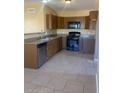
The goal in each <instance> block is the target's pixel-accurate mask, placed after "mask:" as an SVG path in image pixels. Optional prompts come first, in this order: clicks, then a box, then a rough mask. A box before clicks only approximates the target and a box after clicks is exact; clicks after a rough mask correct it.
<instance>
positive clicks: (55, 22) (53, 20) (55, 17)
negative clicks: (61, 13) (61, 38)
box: [52, 15, 57, 29]
mask: <svg viewBox="0 0 124 93" xmlns="http://www.w3.org/2000/svg"><path fill="white" fill-rule="evenodd" d="M52 29H57V16H55V15H52Z"/></svg>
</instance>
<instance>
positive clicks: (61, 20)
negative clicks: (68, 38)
mask: <svg viewBox="0 0 124 93" xmlns="http://www.w3.org/2000/svg"><path fill="white" fill-rule="evenodd" d="M57 23H58V26H57V28H58V29H64V17H58V18H57Z"/></svg>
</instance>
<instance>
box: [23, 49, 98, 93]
mask: <svg viewBox="0 0 124 93" xmlns="http://www.w3.org/2000/svg"><path fill="white" fill-rule="evenodd" d="M24 73H25V74H24V84H25V85H24V92H25V93H96V84H95V74H96V64H93V56H92V55H83V54H81V53H78V52H70V51H66V50H63V51H61V52H59V53H57V54H56V55H55V56H54V57H52V58H51V59H50V60H49V61H48V62H46V63H45V64H44V65H43V66H42V67H41V68H39V69H37V70H34V69H27V68H25V70H24Z"/></svg>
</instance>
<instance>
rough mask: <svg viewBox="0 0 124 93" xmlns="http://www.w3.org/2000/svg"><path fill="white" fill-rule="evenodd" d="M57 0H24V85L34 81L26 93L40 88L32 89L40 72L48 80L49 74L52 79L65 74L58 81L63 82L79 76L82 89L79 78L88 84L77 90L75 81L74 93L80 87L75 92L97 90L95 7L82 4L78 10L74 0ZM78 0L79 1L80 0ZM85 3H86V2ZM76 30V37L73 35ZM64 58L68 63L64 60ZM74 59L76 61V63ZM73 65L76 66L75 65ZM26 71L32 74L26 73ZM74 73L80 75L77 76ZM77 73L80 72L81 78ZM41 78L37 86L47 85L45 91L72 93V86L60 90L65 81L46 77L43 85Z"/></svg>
mask: <svg viewBox="0 0 124 93" xmlns="http://www.w3.org/2000/svg"><path fill="white" fill-rule="evenodd" d="M60 1H61V2H60ZM60 1H59V0H51V1H48V2H45V3H44V2H42V1H37V0H36V1H35V0H25V10H24V17H25V20H24V22H25V23H24V26H25V28H24V30H25V32H24V39H25V40H24V42H25V44H24V49H25V50H24V66H25V83H26V84H25V85H26V86H29V84H30V82H33V87H30V88H29V87H28V88H29V89H28V88H25V91H26V92H25V93H32V92H31V91H34V92H33V93H35V91H40V90H39V89H36V90H35V89H33V88H34V84H36V85H37V83H38V81H39V82H40V80H39V79H36V82H35V79H34V77H35V78H37V75H41V77H42V75H46V73H47V75H46V77H42V78H43V80H45V79H48V77H47V76H50V77H51V78H53V77H52V76H54V77H57V78H58V77H60V78H62V77H63V78H65V77H66V78H65V80H60V81H63V82H65V81H66V80H67V81H68V79H69V81H70V80H71V79H74V78H78V81H77V82H76V84H79V85H81V86H82V89H83V85H82V84H80V83H79V81H83V82H88V83H91V84H89V85H88V86H87V83H86V84H85V85H86V88H84V89H83V90H82V89H81V88H80V89H79V87H78V88H77V86H75V84H74V91H75V92H78V91H79V90H80V91H79V92H78V93H82V91H84V93H91V92H89V91H92V93H96V92H95V91H96V88H95V85H94V84H93V83H94V82H96V81H94V78H95V77H94V76H92V75H94V74H95V73H96V64H95V63H93V62H94V54H95V41H96V39H95V38H96V29H97V28H96V24H97V21H98V6H92V8H91V9H87V10H86V9H85V7H81V9H80V7H75V8H74V6H75V5H76V4H75V3H76V2H75V1H76V0H68V1H71V2H70V4H66V3H65V1H66V0H65V1H64V0H60ZM78 1H79V2H81V1H82V0H78ZM79 2H78V4H79ZM85 2H86V1H85ZM90 3H93V5H94V4H95V3H96V2H95V0H94V2H93V1H92V0H91V2H90ZM85 4H89V3H88V2H86V3H85ZM58 5H59V6H58ZM81 6H82V4H81ZM88 8H89V6H88ZM77 33H78V34H79V36H76V35H77ZM72 37H73V38H72ZM75 37H76V39H75ZM70 38H71V39H70ZM66 60H67V61H68V62H69V63H68V62H66ZM82 60H85V62H82ZM59 61H61V62H59ZM73 61H74V62H73ZM76 61H77V63H75V62H76ZM71 62H72V63H71ZM84 64H85V65H84ZM76 65H78V66H77V67H76ZM79 65H81V66H82V67H81V66H79ZM57 66H58V67H57ZM60 68H61V69H60ZM74 69H75V70H74ZM57 70H58V71H57ZM72 70H73V71H72ZM34 72H35V73H34ZM29 73H31V74H32V75H31V74H30V75H29ZM82 73H83V74H82ZM49 74H50V75H49ZM51 74H52V75H51ZM53 74H54V75H53ZM77 74H79V75H78V76H77ZM59 75H60V76H59ZM80 75H82V77H81V76H80ZM85 75H86V76H85ZM88 75H89V76H88ZM83 76H84V77H83ZM42 78H41V82H42V83H43V84H41V82H40V84H39V83H38V86H41V85H42V86H45V87H47V89H46V88H45V91H48V90H49V88H50V89H53V90H51V91H54V93H72V92H71V90H73V89H72V88H71V87H69V88H70V89H68V86H67V89H66V88H65V89H63V88H64V86H65V85H66V84H65V83H64V84H63V85H61V84H60V83H59V84H56V83H57V81H56V80H55V82H52V83H49V82H50V80H49V79H48V80H45V81H46V82H45V84H44V82H43V80H42ZM60 78H59V79H60ZM82 78H83V79H84V80H83V79H82ZM59 79H58V80H59ZM37 80H38V81H37ZM76 80H77V79H76ZM47 81H49V82H47ZM60 81H58V82H60ZM69 81H68V82H69ZM27 82H28V83H27ZM61 83H62V82H61ZM66 83H67V82H66ZM71 83H72V82H71ZM73 83H74V82H73ZM50 84H53V87H51V86H52V85H51V86H50ZM57 85H58V86H59V87H58V86H57ZM67 85H68V84H67ZM71 85H73V84H71ZM91 85H93V86H91ZM35 87H36V86H35ZM72 87H73V86H72ZM27 91H28V92H27ZM29 91H30V92H29ZM63 91H64V92H63ZM36 93H39V92H36ZM46 93H52V92H46Z"/></svg>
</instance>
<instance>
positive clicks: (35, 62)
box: [24, 37, 62, 69]
mask: <svg viewBox="0 0 124 93" xmlns="http://www.w3.org/2000/svg"><path fill="white" fill-rule="evenodd" d="M61 49H62V37H58V38H56V39H53V40H51V41H48V42H47V43H44V44H38V45H36V44H25V45H24V67H26V68H34V69H37V68H39V67H41V66H42V65H43V64H44V63H45V62H46V61H47V60H48V59H49V58H50V57H52V56H54V55H55V54H56V53H57V52H58V51H60V50H61Z"/></svg>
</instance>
